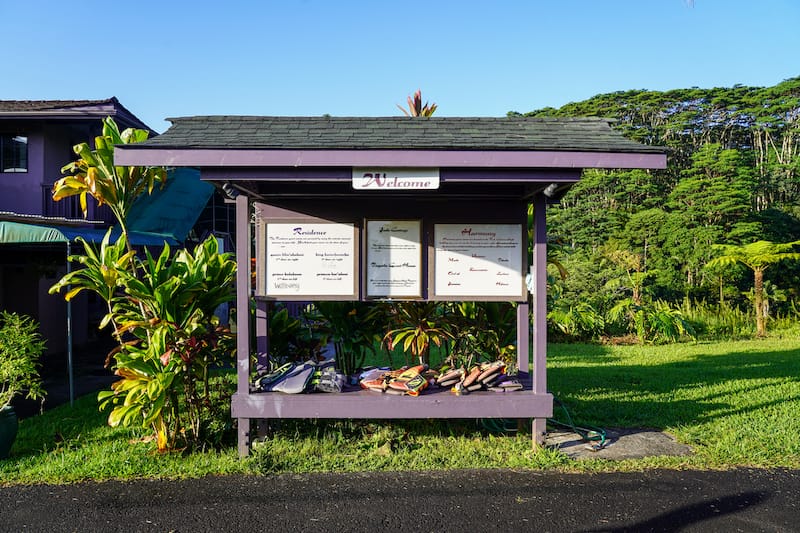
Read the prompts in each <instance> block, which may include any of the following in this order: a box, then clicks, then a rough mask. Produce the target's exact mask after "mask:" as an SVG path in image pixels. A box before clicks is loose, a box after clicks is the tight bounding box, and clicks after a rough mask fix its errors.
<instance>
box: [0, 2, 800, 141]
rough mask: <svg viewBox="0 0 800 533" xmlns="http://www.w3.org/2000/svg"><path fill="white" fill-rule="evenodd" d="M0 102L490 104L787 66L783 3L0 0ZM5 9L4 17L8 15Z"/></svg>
mask: <svg viewBox="0 0 800 533" xmlns="http://www.w3.org/2000/svg"><path fill="white" fill-rule="evenodd" d="M0 21H3V23H2V30H1V31H0V44H2V50H3V51H4V54H3V60H2V61H0V72H1V73H0V99H6V100H9V99H12V100H39V99H102V98H108V97H111V96H116V97H117V98H119V100H120V101H121V102H122V104H123V105H125V106H126V107H127V108H128V109H130V110H131V111H132V112H133V113H134V114H136V115H137V116H138V117H139V118H141V119H142V120H144V121H145V122H146V123H147V124H149V125H150V126H151V127H152V128H154V129H156V130H157V131H164V130H165V129H166V128H167V127H168V126H169V123H168V122H166V121H165V120H164V119H165V118H166V117H174V116H191V115H220V114H235V115H322V114H325V113H328V114H331V115H336V116H348V115H353V116H395V115H399V114H400V111H399V110H398V109H397V107H396V104H402V103H404V102H405V99H406V97H407V96H408V95H409V94H411V93H413V92H414V91H415V90H416V89H418V88H419V89H421V90H422V95H423V97H424V98H425V99H426V100H430V101H432V102H436V103H437V104H438V105H439V110H438V111H437V115H438V116H503V115H505V114H506V113H507V112H508V111H520V112H525V111H530V110H533V109H539V108H542V107H547V106H552V107H559V106H561V105H563V104H566V103H568V102H571V101H579V100H583V99H586V98H589V97H591V96H593V95H596V94H600V93H606V92H613V91H623V90H629V89H651V90H668V89H675V88H686V87H694V86H696V87H729V86H732V85H734V84H742V85H753V86H768V85H774V84H776V83H779V82H780V81H782V80H784V79H787V78H791V77H795V76H800V30H798V27H800V1H798V0H694V2H692V1H691V0H527V1H523V0H518V1H511V0H483V1H472V0H454V1H450V0H442V1H437V0H429V1H428V2H414V1H408V0H406V1H403V2H395V1H389V0H386V1H380V0H372V1H366V0H365V1H356V0H280V1H278V0H252V1H245V0H238V1H237V0H228V1H226V2H221V1H217V2H206V1H203V0H194V1H184V0H160V1H151V0H137V1H134V2H113V1H111V2H110V1H108V0H104V1H102V2H101V1H95V0H73V1H64V0H25V1H14V0H0ZM12 21H13V22H12Z"/></svg>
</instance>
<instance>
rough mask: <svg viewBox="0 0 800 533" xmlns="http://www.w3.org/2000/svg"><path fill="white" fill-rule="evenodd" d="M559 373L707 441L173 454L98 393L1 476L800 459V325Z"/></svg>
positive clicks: (621, 407)
mask: <svg viewBox="0 0 800 533" xmlns="http://www.w3.org/2000/svg"><path fill="white" fill-rule="evenodd" d="M548 379H549V389H550V390H551V391H552V392H553V393H554V394H555V395H556V396H557V397H558V399H559V400H560V401H561V402H562V403H563V404H564V405H565V406H566V407H567V408H568V410H569V413H570V415H571V416H572V418H573V419H574V421H575V423H576V424H578V425H591V426H600V427H608V428H611V427H641V428H656V429H660V430H664V431H667V432H669V433H671V434H672V435H674V436H675V437H676V438H677V439H678V440H679V441H681V442H684V443H687V444H690V445H692V447H693V448H694V450H695V453H694V454H693V455H691V456H686V457H658V458H648V459H640V460H629V461H607V460H597V459H595V460H588V461H580V462H573V461H571V460H569V459H567V458H566V457H565V456H564V455H563V454H561V453H560V452H557V451H554V450H538V451H534V450H533V449H532V448H531V440H530V434H529V430H530V428H528V429H527V430H525V431H511V432H509V433H504V432H498V431H496V430H497V429H499V428H498V427H497V424H496V423H495V424H491V423H489V421H484V422H481V421H474V420H452V421H441V422H438V421H436V422H431V421H426V420H418V421H413V420H412V421H358V420H342V421H314V420H284V421H274V423H275V425H274V426H272V427H270V428H268V430H267V431H266V433H267V434H268V435H269V437H268V438H264V439H259V442H257V443H256V444H254V446H253V453H252V454H251V456H250V457H248V458H247V459H244V460H240V459H239V458H238V456H237V454H236V449H235V444H234V443H233V442H232V440H230V439H229V440H228V441H227V442H226V444H225V445H224V446H223V447H222V448H221V449H220V450H215V451H208V452H202V453H200V452H197V453H191V454H182V453H178V452H176V453H171V454H162V455H159V454H156V453H155V452H154V451H153V450H154V448H155V447H154V445H153V443H152V442H147V441H146V440H145V439H143V438H142V437H144V436H146V432H145V431H144V430H139V429H112V428H109V427H107V426H106V425H105V415H104V414H103V413H100V412H98V410H97V406H96V401H95V399H94V395H90V396H86V397H82V398H79V399H78V400H77V402H76V405H75V406H74V407H72V408H71V407H69V406H61V407H58V408H56V409H53V410H51V411H48V412H46V413H45V414H43V415H41V416H35V417H32V418H29V419H25V420H23V421H22V422H21V425H20V434H19V437H18V439H17V442H16V444H15V445H14V448H13V449H12V456H11V458H10V459H8V460H5V461H0V484H11V483H40V482H47V483H60V482H74V481H80V480H88V479H92V480H107V479H131V478H189V477H200V476H205V475H217V474H258V475H260V474H274V473H285V472H294V473H303V472H324V471H340V472H341V471H351V472H355V471H376V470H436V469H455V468H514V469H559V470H570V471H609V470H640V469H646V468H655V467H662V468H703V469H708V468H730V467H736V466H751V467H787V468H800V420H798V416H797V413H800V337H798V336H797V335H795V334H792V335H791V336H787V337H785V338H780V337H772V338H769V339H765V340H749V341H735V342H714V343H711V342H700V343H687V344H675V345H667V346H600V345H584V344H556V345H552V346H550V349H549V368H548ZM556 417H557V418H558V417H559V411H558V409H557V410H556ZM505 429H513V430H516V426H515V425H511V426H507V427H506V428H505Z"/></svg>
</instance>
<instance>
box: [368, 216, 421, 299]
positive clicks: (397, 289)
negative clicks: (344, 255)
mask: <svg viewBox="0 0 800 533" xmlns="http://www.w3.org/2000/svg"><path fill="white" fill-rule="evenodd" d="M421 226H422V224H421V222H420V221H419V220H368V221H367V261H366V267H367V268H366V272H367V280H366V290H367V296H373V297H420V296H422V244H421Z"/></svg>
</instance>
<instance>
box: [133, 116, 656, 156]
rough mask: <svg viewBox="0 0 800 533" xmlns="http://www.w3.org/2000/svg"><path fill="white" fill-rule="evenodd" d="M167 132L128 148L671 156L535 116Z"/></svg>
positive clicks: (187, 120) (593, 124)
mask: <svg viewBox="0 0 800 533" xmlns="http://www.w3.org/2000/svg"><path fill="white" fill-rule="evenodd" d="M168 120H170V121H171V122H172V123H173V125H172V126H171V127H170V128H169V129H168V130H167V131H166V132H165V133H163V134H162V135H160V136H158V137H156V138H153V139H150V140H148V141H147V142H145V143H143V144H141V145H136V146H129V147H126V148H134V149H136V148H139V147H141V148H147V147H152V148H162V149H168V148H179V149H208V150H213V149H249V150H503V151H508V150H511V151H517V150H523V151H539V150H547V151H581V152H617V153H663V152H664V149H663V148H660V147H654V146H646V145H642V144H639V143H636V142H634V141H631V140H628V139H626V138H624V137H623V136H622V135H621V134H620V133H619V132H617V131H615V130H613V129H612V128H611V127H610V126H609V123H608V121H607V120H604V119H597V118H532V117H508V118H505V117H503V118H496V117H492V118H490V117H480V118H455V117H430V118H421V117H328V116H323V117H259V116H197V117H182V118H170V119H168Z"/></svg>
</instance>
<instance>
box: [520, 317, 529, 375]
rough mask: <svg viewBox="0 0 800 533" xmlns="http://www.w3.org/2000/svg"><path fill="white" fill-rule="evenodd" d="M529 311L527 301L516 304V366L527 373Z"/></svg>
mask: <svg viewBox="0 0 800 533" xmlns="http://www.w3.org/2000/svg"><path fill="white" fill-rule="evenodd" d="M529 324H530V311H529V307H528V304H527V303H520V304H519V305H517V366H518V368H519V371H520V372H524V373H526V374H527V373H528V366H529V362H530V357H531V352H530V325H529Z"/></svg>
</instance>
